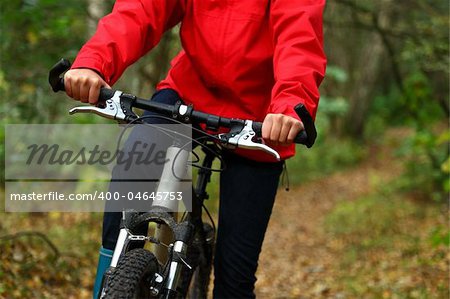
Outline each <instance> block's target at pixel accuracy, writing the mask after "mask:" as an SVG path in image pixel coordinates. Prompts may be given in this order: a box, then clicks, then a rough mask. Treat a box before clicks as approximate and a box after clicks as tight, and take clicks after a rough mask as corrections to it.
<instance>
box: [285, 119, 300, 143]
mask: <svg viewBox="0 0 450 299" xmlns="http://www.w3.org/2000/svg"><path fill="white" fill-rule="evenodd" d="M303 129H304V128H303V123H302V122H301V121H296V122H294V124H293V125H292V126H291V128H290V130H289V134H288V137H287V142H288V143H292V142H294V138H295V137H296V136H297V135H298V133H300V132H301V131H302V130H303Z"/></svg>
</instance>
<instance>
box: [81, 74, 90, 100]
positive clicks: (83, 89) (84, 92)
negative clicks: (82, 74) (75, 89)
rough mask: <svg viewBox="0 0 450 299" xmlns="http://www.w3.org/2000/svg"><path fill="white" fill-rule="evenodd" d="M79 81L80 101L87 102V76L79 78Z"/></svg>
mask: <svg viewBox="0 0 450 299" xmlns="http://www.w3.org/2000/svg"><path fill="white" fill-rule="evenodd" d="M80 81H81V84H80V101H81V102H83V103H87V102H89V89H90V88H89V81H88V79H87V78H81V79H80Z"/></svg>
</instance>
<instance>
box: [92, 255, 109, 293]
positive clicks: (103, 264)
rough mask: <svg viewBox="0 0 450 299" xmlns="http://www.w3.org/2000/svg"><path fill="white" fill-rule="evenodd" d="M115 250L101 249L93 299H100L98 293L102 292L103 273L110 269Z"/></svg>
mask: <svg viewBox="0 0 450 299" xmlns="http://www.w3.org/2000/svg"><path fill="white" fill-rule="evenodd" d="M113 253H114V250H111V249H106V248H103V247H101V248H100V255H99V257H98V265H97V274H96V276H95V283H94V293H93V297H92V298H94V299H97V298H98V293H99V292H100V288H101V287H102V285H101V284H102V278H103V273H105V271H106V270H107V269H108V268H109V265H110V264H111V260H112V257H113Z"/></svg>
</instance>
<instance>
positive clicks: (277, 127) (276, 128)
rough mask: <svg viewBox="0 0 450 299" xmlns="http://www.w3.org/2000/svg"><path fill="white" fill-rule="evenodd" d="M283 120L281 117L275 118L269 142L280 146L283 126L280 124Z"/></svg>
mask: <svg viewBox="0 0 450 299" xmlns="http://www.w3.org/2000/svg"><path fill="white" fill-rule="evenodd" d="M280 120H281V118H280V117H276V118H275V117H274V121H273V123H272V128H271V130H270V137H269V140H270V141H271V142H273V143H274V144H275V145H277V144H278V139H279V137H280V132H281V126H282V123H281V122H280Z"/></svg>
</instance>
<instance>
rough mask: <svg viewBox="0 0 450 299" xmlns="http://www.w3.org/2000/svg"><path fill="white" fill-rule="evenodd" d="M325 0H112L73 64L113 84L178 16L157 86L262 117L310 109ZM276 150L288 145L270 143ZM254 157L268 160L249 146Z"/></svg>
mask: <svg viewBox="0 0 450 299" xmlns="http://www.w3.org/2000/svg"><path fill="white" fill-rule="evenodd" d="M324 5H325V0H118V1H117V2H116V4H115V5H114V9H113V11H112V13H111V14H109V15H107V16H105V17H104V18H103V19H101V20H100V22H99V25H98V28H97V32H96V33H95V35H94V36H93V37H92V38H91V39H90V40H89V41H88V42H87V43H86V44H85V45H84V46H83V48H82V49H81V51H80V52H79V54H78V56H77V58H76V60H75V62H74V64H73V68H81V67H85V68H91V69H95V70H97V71H98V72H100V73H101V74H102V75H103V76H104V79H105V80H106V82H108V84H110V85H111V84H114V83H115V82H116V81H117V79H119V77H120V76H121V74H122V73H123V71H124V70H125V68H126V67H128V66H129V65H130V64H132V63H134V62H135V61H136V60H137V59H139V58H140V57H141V56H142V55H144V54H145V53H147V52H148V51H149V50H151V49H152V48H153V47H154V46H155V45H156V44H157V43H158V42H159V40H160V38H161V35H162V34H163V33H164V31H166V30H168V29H170V28H171V27H173V26H175V25H176V24H178V23H180V22H181V29H180V36H181V42H182V46H183V50H182V51H181V52H180V53H179V54H178V55H177V56H176V57H175V58H174V59H173V60H172V62H171V64H172V67H171V69H170V71H169V73H168V75H167V78H166V79H165V80H163V81H162V82H160V83H159V85H158V86H157V88H158V89H162V88H173V89H175V90H176V91H177V92H178V93H179V94H180V96H181V98H182V99H183V100H184V101H185V102H186V103H192V104H194V108H195V109H198V110H199V111H203V112H208V113H214V114H217V115H221V116H225V117H238V118H244V119H252V120H257V121H263V119H264V117H265V115H266V114H267V113H283V114H286V115H290V116H294V117H297V116H296V114H295V112H294V111H293V107H294V106H295V105H296V104H298V103H300V102H303V103H305V105H306V107H307V109H308V110H309V112H310V113H311V114H312V115H313V116H315V114H316V111H317V104H318V101H319V91H318V86H319V84H320V82H321V81H322V79H323V76H324V74H325V65H326V58H325V54H324V52H323V41H322V13H323V9H324ZM276 149H277V151H278V152H279V153H280V155H281V156H282V158H288V157H290V156H293V155H294V153H295V147H294V146H290V147H278V148H276ZM250 157H251V158H253V159H256V160H266V161H268V160H271V158H269V157H268V156H267V155H265V154H261V153H260V152H258V153H256V152H252V153H251V154H250Z"/></svg>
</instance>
